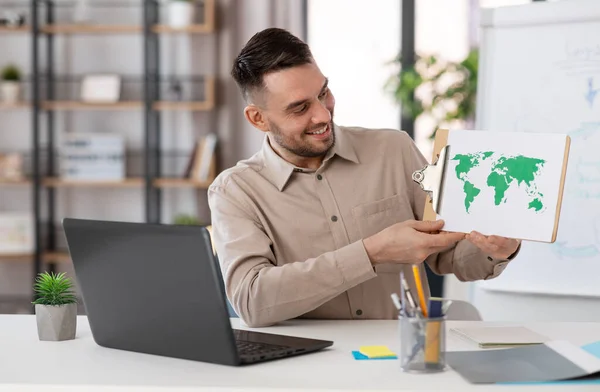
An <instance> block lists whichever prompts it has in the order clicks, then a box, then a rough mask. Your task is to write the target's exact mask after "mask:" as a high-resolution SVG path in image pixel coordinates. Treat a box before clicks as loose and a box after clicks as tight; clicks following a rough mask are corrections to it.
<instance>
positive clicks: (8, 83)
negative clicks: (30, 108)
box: [2, 64, 21, 103]
mask: <svg viewBox="0 0 600 392" xmlns="http://www.w3.org/2000/svg"><path fill="white" fill-rule="evenodd" d="M20 86H21V70H20V69H19V68H18V67H17V66H16V65H12V64H9V65H7V66H5V67H4V68H2V98H3V100H4V102H7V103H15V102H17V101H18V100H19V93H20Z"/></svg>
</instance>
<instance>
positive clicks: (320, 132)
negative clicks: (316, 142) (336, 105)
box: [306, 124, 329, 135]
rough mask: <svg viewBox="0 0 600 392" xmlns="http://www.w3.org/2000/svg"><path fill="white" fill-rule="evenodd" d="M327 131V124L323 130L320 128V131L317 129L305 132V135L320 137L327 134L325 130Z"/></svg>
mask: <svg viewBox="0 0 600 392" xmlns="http://www.w3.org/2000/svg"><path fill="white" fill-rule="evenodd" d="M328 129H329V124H328V125H325V126H324V127H323V128H321V129H317V130H316V131H313V132H306V133H307V134H309V135H322V134H324V133H325V132H327V130H328Z"/></svg>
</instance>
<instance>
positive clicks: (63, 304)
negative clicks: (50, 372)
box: [33, 272, 77, 341]
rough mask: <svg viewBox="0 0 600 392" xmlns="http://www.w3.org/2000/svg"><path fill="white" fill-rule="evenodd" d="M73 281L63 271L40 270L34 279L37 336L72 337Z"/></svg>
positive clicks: (74, 326) (74, 325) (74, 316)
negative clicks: (56, 272) (41, 271)
mask: <svg viewBox="0 0 600 392" xmlns="http://www.w3.org/2000/svg"><path fill="white" fill-rule="evenodd" d="M72 290H73V283H72V282H71V279H69V278H68V277H66V276H65V274H64V272H63V273H60V274H58V275H57V274H55V273H54V272H51V273H48V272H43V273H40V274H39V275H38V276H37V278H36V282H35V286H34V291H35V293H36V294H37V299H36V300H35V301H34V302H33V304H34V305H35V316H36V321H37V330H38V336H39V339H40V340H50V341H60V340H71V339H75V331H76V329H77V297H76V296H75V294H74V293H73V291H72Z"/></svg>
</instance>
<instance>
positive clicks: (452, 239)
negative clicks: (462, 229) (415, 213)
mask: <svg viewBox="0 0 600 392" xmlns="http://www.w3.org/2000/svg"><path fill="white" fill-rule="evenodd" d="M442 227H444V221H443V220H438V221H416V220H409V221H405V222H401V223H396V224H395V225H392V226H390V227H388V228H386V229H384V230H382V231H380V232H379V233H377V234H375V235H373V236H371V237H369V238H366V239H364V240H363V243H364V245H365V249H366V250H367V254H368V255H369V259H370V260H371V263H373V264H377V263H406V264H416V263H422V262H423V261H424V260H425V259H426V258H427V257H429V255H431V254H434V253H438V252H441V251H444V250H446V249H449V248H450V247H452V246H454V245H455V244H456V243H457V242H458V241H460V240H462V239H463V238H465V235H464V234H462V233H450V232H440V230H441V229H442Z"/></svg>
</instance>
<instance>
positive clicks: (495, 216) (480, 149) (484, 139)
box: [438, 130, 570, 242]
mask: <svg viewBox="0 0 600 392" xmlns="http://www.w3.org/2000/svg"><path fill="white" fill-rule="evenodd" d="M440 132H441V131H440ZM444 139H446V136H444ZM569 146H570V138H569V136H567V135H564V134H552V133H550V134H547V133H524V132H495V131H488V132H482V131H471V130H465V131H461V130H459V131H450V132H448V135H447V147H446V148H447V153H446V164H445V175H444V183H443V192H442V193H441V201H440V204H439V211H438V216H439V217H440V218H442V219H444V221H445V226H444V229H445V230H448V231H456V232H464V233H468V232H470V231H472V230H475V231H478V232H480V233H482V234H485V235H492V234H493V235H499V236H503V237H509V238H519V239H522V240H530V241H540V242H554V240H555V238H556V232H557V229H558V227H559V218H560V206H561V201H562V194H563V184H564V180H565V172H566V170H567V167H568V153H569Z"/></svg>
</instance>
